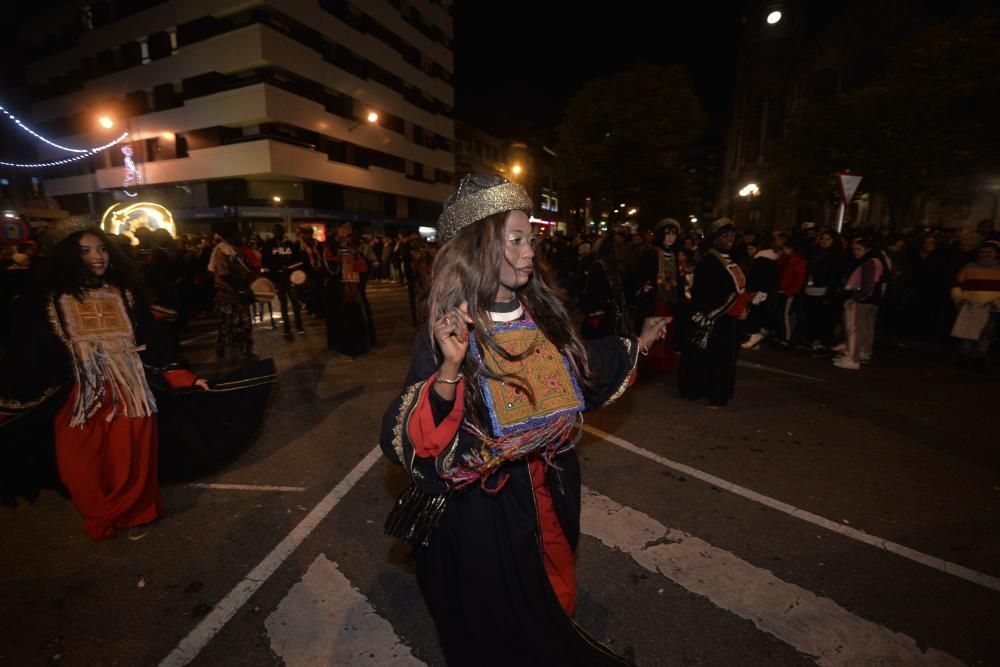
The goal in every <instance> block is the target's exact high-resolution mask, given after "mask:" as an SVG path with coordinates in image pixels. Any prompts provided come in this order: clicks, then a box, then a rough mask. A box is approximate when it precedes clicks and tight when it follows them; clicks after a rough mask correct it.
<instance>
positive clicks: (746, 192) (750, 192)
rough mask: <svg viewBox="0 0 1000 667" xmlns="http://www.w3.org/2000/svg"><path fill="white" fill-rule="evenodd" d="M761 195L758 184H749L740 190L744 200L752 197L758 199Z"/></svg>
mask: <svg viewBox="0 0 1000 667" xmlns="http://www.w3.org/2000/svg"><path fill="white" fill-rule="evenodd" d="M759 194H760V188H759V187H758V186H757V184H756V183H747V184H746V185H744V186H743V187H742V188H740V192H739V195H740V197H743V198H744V199H748V198H750V197H756V196H757V195H759Z"/></svg>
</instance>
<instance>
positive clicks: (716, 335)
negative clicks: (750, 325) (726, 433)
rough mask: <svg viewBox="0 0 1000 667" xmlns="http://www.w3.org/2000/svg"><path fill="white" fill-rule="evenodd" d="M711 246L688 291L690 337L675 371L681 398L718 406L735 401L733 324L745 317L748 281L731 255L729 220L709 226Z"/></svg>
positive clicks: (732, 232)
mask: <svg viewBox="0 0 1000 667" xmlns="http://www.w3.org/2000/svg"><path fill="white" fill-rule="evenodd" d="M709 240H710V241H711V243H712V248H711V250H709V251H708V252H707V253H705V256H704V257H702V258H701V261H700V262H698V267H697V268H696V269H695V272H694V285H693V286H692V288H691V305H690V309H691V316H690V318H689V323H688V324H689V326H690V334H688V338H689V340H688V341H686V343H687V344H686V346H685V348H684V353H683V354H682V355H681V362H680V367H679V368H678V370H677V385H678V389H679V390H680V395H681V398H686V399H689V400H693V401H696V400H699V399H701V400H704V401H706V402H707V404H708V406H709V407H713V408H715V407H722V406H724V405H726V404H727V403H728V402H729V399H730V398H732V397H733V390H734V388H735V383H736V353H737V349H738V347H739V346H738V343H739V340H738V339H737V335H736V323H737V321H738V320H740V319H742V318H744V317H746V313H747V293H746V278H745V277H744V275H743V271H742V270H740V267H739V265H738V264H737V263H736V262H735V261H733V259H732V258H731V257H730V256H729V251H730V250H732V248H733V243H734V242H735V241H736V230H735V229H734V227H733V221H732V220H730V219H729V218H720V219H719V220H716V221H715V222H713V223H712V227H711V233H710V237H709Z"/></svg>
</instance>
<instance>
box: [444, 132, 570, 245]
mask: <svg viewBox="0 0 1000 667" xmlns="http://www.w3.org/2000/svg"><path fill="white" fill-rule="evenodd" d="M455 131H456V142H455V144H456V153H455V165H456V174H457V176H458V177H459V178H461V176H462V175H464V174H467V173H470V172H475V171H481V172H490V173H494V174H499V175H500V176H503V177H504V178H508V179H510V180H512V181H515V182H517V183H520V184H521V185H523V186H524V187H525V189H526V190H527V191H528V194H529V195H530V196H531V200H532V202H534V204H535V210H534V211H533V212H532V214H531V222H532V224H533V225H534V226H535V227H536V228H537V229H538V230H539V231H542V232H543V233H553V232H556V231H566V220H567V217H566V215H565V211H563V210H561V206H560V201H559V186H558V182H557V180H556V162H555V160H556V152H555V151H554V150H552V149H551V148H549V147H548V146H546V145H545V144H544V143H542V142H529V141H520V140H513V141H512V140H508V139H501V138H498V137H495V136H493V135H491V134H489V133H487V132H484V131H483V130H480V129H478V128H475V127H472V126H470V125H468V124H465V123H456V129H455Z"/></svg>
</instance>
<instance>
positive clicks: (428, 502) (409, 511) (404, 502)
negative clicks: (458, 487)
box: [385, 482, 452, 547]
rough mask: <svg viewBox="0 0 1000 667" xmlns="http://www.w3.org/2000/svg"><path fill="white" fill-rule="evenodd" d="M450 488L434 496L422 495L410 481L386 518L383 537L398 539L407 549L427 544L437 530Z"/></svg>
mask: <svg viewBox="0 0 1000 667" xmlns="http://www.w3.org/2000/svg"><path fill="white" fill-rule="evenodd" d="M451 493H452V490H451V489H449V490H447V491H444V492H442V493H439V494H437V495H431V494H429V493H424V492H423V491H421V490H420V489H418V488H417V485H416V483H413V482H411V483H410V485H409V486H408V487H406V488H405V489H404V490H403V492H402V493H401V494H399V497H398V498H396V504H395V505H394V506H393V508H392V511H391V512H389V516H388V517H386V519H385V534H386V535H391V536H392V537H398V538H399V539H401V540H403V541H404V542H406V543H407V544H409V545H410V546H414V547H418V546H420V547H426V546H428V545H430V539H431V534H432V533H433V532H434V529H435V528H437V525H438V522H439V521H441V516H442V515H443V514H444V510H445V507H446V506H447V504H448V497H449V496H450V495H451Z"/></svg>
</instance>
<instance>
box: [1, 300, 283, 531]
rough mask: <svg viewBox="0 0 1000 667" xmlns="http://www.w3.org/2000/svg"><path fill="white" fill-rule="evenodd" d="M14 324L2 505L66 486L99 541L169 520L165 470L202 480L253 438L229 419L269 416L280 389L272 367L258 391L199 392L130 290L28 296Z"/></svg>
mask: <svg viewBox="0 0 1000 667" xmlns="http://www.w3.org/2000/svg"><path fill="white" fill-rule="evenodd" d="M16 322H17V324H16V329H15V333H14V336H13V337H12V340H11V345H10V347H9V348H8V349H7V351H6V354H5V356H4V358H3V359H2V361H0V442H2V445H0V460H2V461H3V463H2V465H0V499H2V500H3V501H5V502H6V503H7V504H16V501H15V499H16V497H17V496H24V497H27V498H34V497H35V496H37V494H38V491H39V489H40V488H41V487H52V488H60V487H61V488H63V489H64V490H65V491H67V492H68V495H69V496H70V497H71V498H72V500H73V502H74V504H75V505H76V506H77V508H78V509H79V510H80V513H81V514H82V515H83V527H84V529H85V530H86V531H87V533H88V534H89V535H90V536H91V537H93V538H94V539H103V538H107V537H112V536H114V532H115V529H116V528H123V527H128V526H135V525H140V524H144V523H148V522H150V521H153V520H155V519H157V518H158V517H160V516H161V515H162V514H163V501H162V498H161V496H160V490H159V478H160V476H161V474H162V473H163V472H166V474H167V477H174V478H177V477H183V476H186V475H188V474H190V473H195V474H198V473H204V472H207V471H208V470H209V469H211V468H213V467H214V466H216V465H217V464H218V463H219V462H220V461H222V460H225V459H226V458H227V457H228V455H229V454H231V453H232V452H233V450H235V449H236V448H238V447H239V446H241V445H242V444H243V443H244V442H245V441H246V439H247V437H248V436H249V434H250V433H252V430H250V431H247V429H246V428H243V427H241V428H240V429H239V430H235V429H228V428H227V426H226V422H227V417H226V415H227V414H228V415H235V414H237V409H236V404H237V403H240V409H241V410H244V409H245V408H246V407H248V406H247V404H246V403H244V402H243V401H246V400H252V402H253V403H254V404H255V407H257V408H258V409H259V408H262V407H263V401H264V400H266V398H267V394H268V393H269V386H268V385H269V384H270V382H271V381H272V380H273V367H272V368H271V372H270V373H267V372H265V373H263V374H262V375H263V376H264V377H261V378H259V381H258V382H250V383H247V382H238V383H236V384H228V385H227V387H226V390H220V391H211V392H206V391H200V390H196V389H194V388H193V385H194V383H195V381H196V380H197V378H196V377H195V376H194V375H193V374H192V373H191V372H190V371H188V370H185V369H183V368H181V366H180V365H179V364H178V363H177V358H176V347H175V345H174V343H173V340H172V338H171V337H169V336H167V335H166V334H165V333H164V331H163V329H162V328H161V326H160V324H159V323H158V322H156V320H155V319H154V318H153V316H152V314H151V313H150V310H149V308H148V307H147V306H146V305H145V303H144V302H143V301H142V299H141V298H140V297H139V296H138V295H137V294H136V293H134V292H132V291H131V290H128V289H120V288H118V287H113V286H103V287H98V288H92V289H85V290H83V291H82V293H81V295H80V296H79V297H76V296H72V295H68V294H61V295H54V294H49V295H46V296H43V297H41V298H30V297H29V298H27V299H26V300H25V302H24V303H23V304H22V307H21V309H20V311H19V313H18V316H17V318H16ZM230 389H231V390H235V391H229V390H230ZM247 389H252V391H249V392H248V391H246V390H247ZM158 413H160V414H158ZM164 413H165V414H164ZM240 414H246V413H245V412H242V413H240ZM212 415H214V416H212ZM249 421H250V422H253V423H259V419H258V420H254V419H252V418H251V419H250V420H249ZM164 422H165V424H164ZM164 425H165V426H166V428H164ZM220 434H222V435H220ZM163 441H166V442H167V445H166V447H165V450H164V447H163V445H164V443H163ZM164 469H165V470H164Z"/></svg>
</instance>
